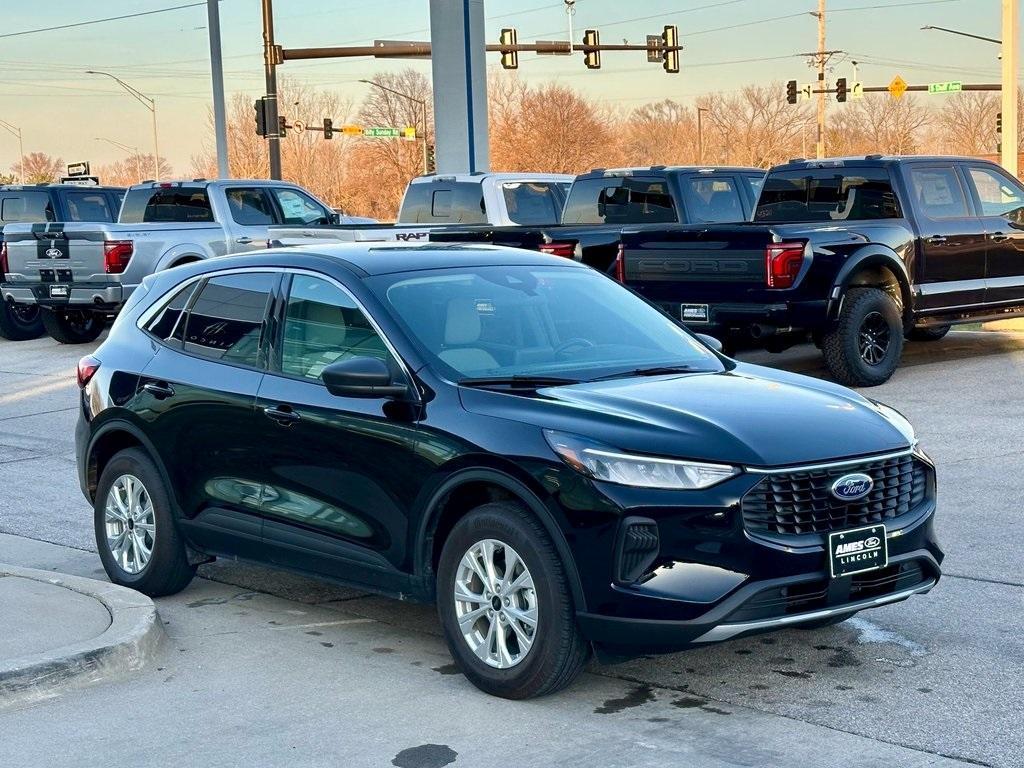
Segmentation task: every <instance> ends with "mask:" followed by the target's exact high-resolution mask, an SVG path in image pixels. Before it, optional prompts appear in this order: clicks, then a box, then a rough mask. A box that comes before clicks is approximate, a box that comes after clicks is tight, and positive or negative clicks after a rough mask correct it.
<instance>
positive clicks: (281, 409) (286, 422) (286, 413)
mask: <svg viewBox="0 0 1024 768" xmlns="http://www.w3.org/2000/svg"><path fill="white" fill-rule="evenodd" d="M263 412H264V413H265V414H267V418H270V419H273V420H274V421H276V422H277V423H278V424H280V425H281V426H282V427H288V426H291V425H292V424H294V423H295V422H297V421H298V420H299V419H301V418H302V417H301V416H299V414H297V413H296V412H295V411H293V410H292V408H291V406H290V405H272V406H270V407H269V408H264V409H263Z"/></svg>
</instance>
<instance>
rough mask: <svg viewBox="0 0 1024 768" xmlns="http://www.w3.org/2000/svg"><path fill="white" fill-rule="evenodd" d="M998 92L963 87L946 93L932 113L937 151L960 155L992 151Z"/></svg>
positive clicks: (997, 108)
mask: <svg viewBox="0 0 1024 768" xmlns="http://www.w3.org/2000/svg"><path fill="white" fill-rule="evenodd" d="M998 111H999V96H998V94H995V93H992V92H988V91H964V92H962V93H957V94H953V95H952V96H949V97H948V98H947V99H946V101H945V103H944V104H943V106H942V108H941V109H939V110H938V111H937V112H936V114H935V129H936V134H937V137H936V138H937V139H938V142H939V145H940V147H941V151H943V152H949V153H956V154H962V155H983V154H985V153H988V152H993V151H995V147H996V113H997V112H998Z"/></svg>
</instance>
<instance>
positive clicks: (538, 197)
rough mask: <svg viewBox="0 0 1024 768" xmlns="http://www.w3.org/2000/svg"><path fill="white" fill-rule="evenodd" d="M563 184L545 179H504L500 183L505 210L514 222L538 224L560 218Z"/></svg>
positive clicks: (550, 222) (555, 221)
mask: <svg viewBox="0 0 1024 768" xmlns="http://www.w3.org/2000/svg"><path fill="white" fill-rule="evenodd" d="M565 187H566V185H565V184H560V183H558V182H545V181H529V182H520V181H506V182H505V183H503V184H502V185H501V194H502V197H504V198H505V210H506V211H508V217H509V219H511V220H512V221H514V222H515V223H516V224H526V225H532V226H539V225H544V224H557V223H558V222H560V221H561V220H562V206H563V205H564V204H565Z"/></svg>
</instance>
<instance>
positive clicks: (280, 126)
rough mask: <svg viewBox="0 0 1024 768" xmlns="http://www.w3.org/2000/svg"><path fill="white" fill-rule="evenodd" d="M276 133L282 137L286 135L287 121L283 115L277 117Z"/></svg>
mask: <svg viewBox="0 0 1024 768" xmlns="http://www.w3.org/2000/svg"><path fill="white" fill-rule="evenodd" d="M277 135H278V136H280V137H281V138H282V139H283V138H284V137H285V136H287V135H288V121H287V120H286V119H285V117H284V115H281V116H280V117H278V118H277Z"/></svg>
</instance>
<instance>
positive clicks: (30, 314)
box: [9, 304, 39, 326]
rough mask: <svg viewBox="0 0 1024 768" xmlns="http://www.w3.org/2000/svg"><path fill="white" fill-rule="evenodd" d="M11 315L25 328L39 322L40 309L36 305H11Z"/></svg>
mask: <svg viewBox="0 0 1024 768" xmlns="http://www.w3.org/2000/svg"><path fill="white" fill-rule="evenodd" d="M9 306H10V310H11V314H12V315H13V316H14V318H15V319H16V320H17V321H18V322H19V323H20V324H21V325H25V326H29V325H33V324H35V323H37V322H39V307H38V305H36V304H10V305H9Z"/></svg>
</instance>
